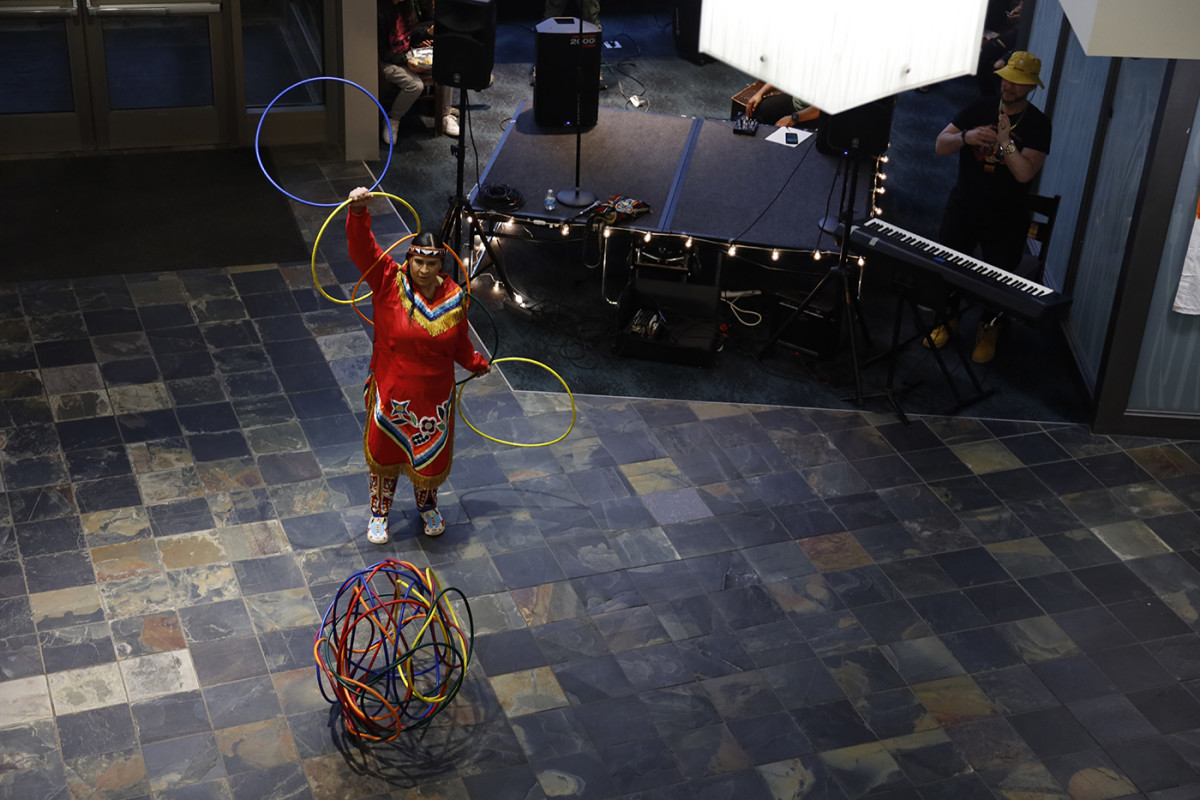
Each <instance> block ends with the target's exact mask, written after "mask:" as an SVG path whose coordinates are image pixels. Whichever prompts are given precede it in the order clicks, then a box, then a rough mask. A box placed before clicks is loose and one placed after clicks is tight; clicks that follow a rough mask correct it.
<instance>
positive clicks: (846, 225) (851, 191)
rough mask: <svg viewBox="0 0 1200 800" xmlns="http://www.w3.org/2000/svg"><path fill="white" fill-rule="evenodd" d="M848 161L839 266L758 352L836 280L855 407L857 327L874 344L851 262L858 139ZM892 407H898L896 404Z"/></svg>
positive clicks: (859, 393)
mask: <svg viewBox="0 0 1200 800" xmlns="http://www.w3.org/2000/svg"><path fill="white" fill-rule="evenodd" d="M847 158H848V159H849V163H850V168H849V169H848V170H847V177H846V179H845V181H844V182H843V183H842V207H841V212H840V218H841V226H840V227H841V230H842V231H843V235H842V245H841V251H840V252H839V254H838V261H837V264H836V265H834V266H833V267H832V268H831V269H830V270H829V271H828V272H826V273H825V275H824V276H823V277H822V278H821V280H820V281H819V282H818V283H817V285H816V286H815V287H813V289H812V291H810V292H809V293H808V294H807V295H806V296H805V297H804V299H803V300H801V301H800V304H799V305H798V306H797V307H796V308H794V309H792V311H791V313H789V314H788V316H787V319H785V320H784V321H783V324H781V325H779V327H777V328H776V329H775V331H774V332H773V333H772V334H771V337H770V338H769V339H767V343H766V344H765V345H763V347H762V349H761V350H760V351H759V356H760V357H762V356H765V355H766V354H767V353H768V352H769V351H770V349H771V348H772V347H774V345H775V343H776V342H778V341H779V339H780V337H781V336H782V335H783V332H784V331H786V330H787V329H788V328H789V327H790V326H791V325H792V323H793V322H795V321H796V318H797V317H798V316H800V315H801V314H803V313H804V312H805V310H806V309H808V308H809V306H811V305H812V304H813V301H814V300H815V299H816V298H817V297H818V296H820V294H821V291H822V290H823V289H824V288H825V285H826V283H828V282H829V281H831V280H836V281H838V282H839V286H838V289H839V292H838V296H839V298H840V303H841V306H840V311H841V312H842V313H843V314H845V315H846V317H847V318H848V320H849V324H848V331H849V335H850V361H851V366H852V369H853V371H854V397H852V398H851V399H852V400H853V401H854V404H855V405H862V401H863V400H864V399H865V398H864V397H863V390H862V371H861V368H860V366H859V359H858V337H857V335H856V334H855V330H854V329H855V327H856V326H857V327H858V328H859V329H860V331H861V333H862V336H863V339H864V341H865V342H866V344H867V346H870V345H871V335H870V333H869V332H868V331H867V326H866V322H865V321H864V320H863V316H862V307H861V306H860V304H859V302H858V292H857V289H856V286H855V284H854V282H853V280H852V275H851V272H850V263H849V262H850V256H849V246H850V225H851V222H852V220H853V217H854V204H855V202H856V195H857V192H858V168H859V162H860V160H861V158H862V154H861V153H860V151H859V140H858V138H857V137H856V138H854V139H853V140H852V141H851V145H850V151H849V153H848V154H847ZM847 195H848V197H847ZM889 399H890V398H889ZM893 405H895V404H894V403H893Z"/></svg>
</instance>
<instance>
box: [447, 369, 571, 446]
mask: <svg viewBox="0 0 1200 800" xmlns="http://www.w3.org/2000/svg"><path fill="white" fill-rule="evenodd" d="M505 361H523V362H525V363H526V364H534V365H536V366H539V367H541V368H542V369H544V370H546V371H547V372H549V373H550V374H551V375H553V376H554V377H556V378H558V382H559V383H561V384H562V386H563V389H564V390H565V391H566V393H567V397H568V398H569V399H570V401H571V424H570V425H568V426H567V430H566V431H565V432H564V433H563V434H562V435H561V436H559V437H558V438H557V439H551V440H550V441H548V442H537V443H535V444H527V443H524V442H506V441H505V440H504V439H497V438H496V437H495V436H488V435H487V434H486V433H484V432H483V431H481V430H479V428H476V427H475V426H474V425H472V424H471V420H469V419H467V412H465V411H463V405H462V392H463V387H464V386H466V385H467V384H466V383H462V384H460V385H459V387H458V396H457V397H456V398H455V405H457V406H458V415H459V416H460V417H462V421H463V422H465V423H466V424H467V427H468V428H470V429H471V430H473V431H475V432H476V433H478V434H479V435H480V436H482V437H483V438H485V439H487V440H489V441H492V442H496V443H498V444H506V445H509V446H511V447H547V446H549V445H552V444H557V443H558V442H561V441H562V440H563V439H565V438H567V435H568V434H570V433H571V431H572V430H574V428H575V395H573V394H571V387H569V386H567V382H566V381H564V380H563V377H562V375H559V374H558V373H557V372H555V371H554V370H552V369H550V368H549V367H548V366H546V365H545V364H543V363H542V362H540V361H534V360H533V359H532V358H521V357H520V356H505V357H504V358H497V359H495V360H494V361H492V362H491V363H492V364H493V365H495V364H500V363H503V362H505Z"/></svg>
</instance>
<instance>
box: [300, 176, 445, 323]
mask: <svg viewBox="0 0 1200 800" xmlns="http://www.w3.org/2000/svg"><path fill="white" fill-rule="evenodd" d="M367 196H368V197H386V198H388V199H389V200H395V201H396V202H397V203H400V204H401V205H403V206H404V207H405V208H407V209H408V210H409V211H411V212H412V215H413V219H415V220H416V221H417V230H416V232H415V233H414V234H413V235H414V236H415V235H416V234H417V233H420V232H421V217H420V216H419V215H418V214H417V210H416V209H415V208H413V207H412V206H410V205H409V204H408V201H407V200H405V199H404V198H402V197H396V195H394V194H388V193H387V192H370V193H369V194H368V195H367ZM352 202H354V201H353V200H350V199H347V200H343V201H342V203H341V204H340V205H338V206H337V208H335V209H333V211H331V212H330V214H329V216H328V217H326V218H325V223H324V224H323V225H321V229H320V230H319V231H317V239H316V241H314V242H313V252H312V276H313V286H316V287H317V291H318V292H320V293H321V296H322V297H324V298H325V299H326V300H328V301H329V302H331V303H337V304H339V305H344V306H352V305H354V304H355V303H359V302H361V301H363V300H366V299H367V298H368V297H370V296H371V293H370V292H367V293H366V294H364V295H363V296H362V297H351V298H350V299H349V300H339V299H338V298H336V297H330V296H329V293H328V292H326V291H325V289H324V288H323V287H322V286H321V281H320V279H319V278H317V250H319V249H320V247H321V237H322V236H324V235H325V229H326V228H328V227H329V223H330V222H333V218H334V217H336V216H337V214H338V212H339V211H341V210H342V209H343V208H345V207H346V206H348V205H350V204H351V203H352ZM401 241H403V240H401ZM399 243H400V242H396V244H399ZM396 244H393V245H392V247H395V246H396ZM392 247H389V248H388V249H387V252H391V249H392ZM376 263H378V262H376ZM374 267H375V265H374V264H372V265H371V268H372V269H374ZM369 271H370V270H368V272H369Z"/></svg>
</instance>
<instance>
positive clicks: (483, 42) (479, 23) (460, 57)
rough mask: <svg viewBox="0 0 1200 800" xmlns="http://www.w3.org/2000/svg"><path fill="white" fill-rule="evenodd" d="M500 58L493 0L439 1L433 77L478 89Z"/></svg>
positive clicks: (435, 15) (435, 16) (487, 80)
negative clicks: (497, 53) (498, 57)
mask: <svg viewBox="0 0 1200 800" xmlns="http://www.w3.org/2000/svg"><path fill="white" fill-rule="evenodd" d="M495 61H496V4H495V3H494V2H493V0H437V5H436V6H435V7H434V12H433V80H434V81H435V82H437V83H439V84H441V85H443V86H457V87H458V88H460V89H471V90H475V91H478V90H480V89H486V88H487V87H488V85H489V84H490V83H491V78H492V67H493V66H494V64H495Z"/></svg>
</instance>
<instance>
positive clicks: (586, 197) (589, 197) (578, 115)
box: [558, 13, 599, 208]
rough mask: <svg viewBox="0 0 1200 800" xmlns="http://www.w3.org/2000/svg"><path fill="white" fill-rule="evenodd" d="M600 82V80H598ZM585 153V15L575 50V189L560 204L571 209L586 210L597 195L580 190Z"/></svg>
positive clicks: (561, 196) (563, 193) (560, 196)
mask: <svg viewBox="0 0 1200 800" xmlns="http://www.w3.org/2000/svg"><path fill="white" fill-rule="evenodd" d="M597 80H599V78H597ZM582 152H583V14H582V13H580V15H579V44H578V46H577V47H576V49H575V189H574V190H571V189H563V190H562V191H560V192H559V193H558V202H560V203H562V204H563V205H564V206H568V207H570V208H586V207H587V206H590V205H591V204H592V203H595V202H596V195H594V194H593V193H591V192H589V191H587V190H586V189H580V188H579V167H580V163H581V154H582Z"/></svg>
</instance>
